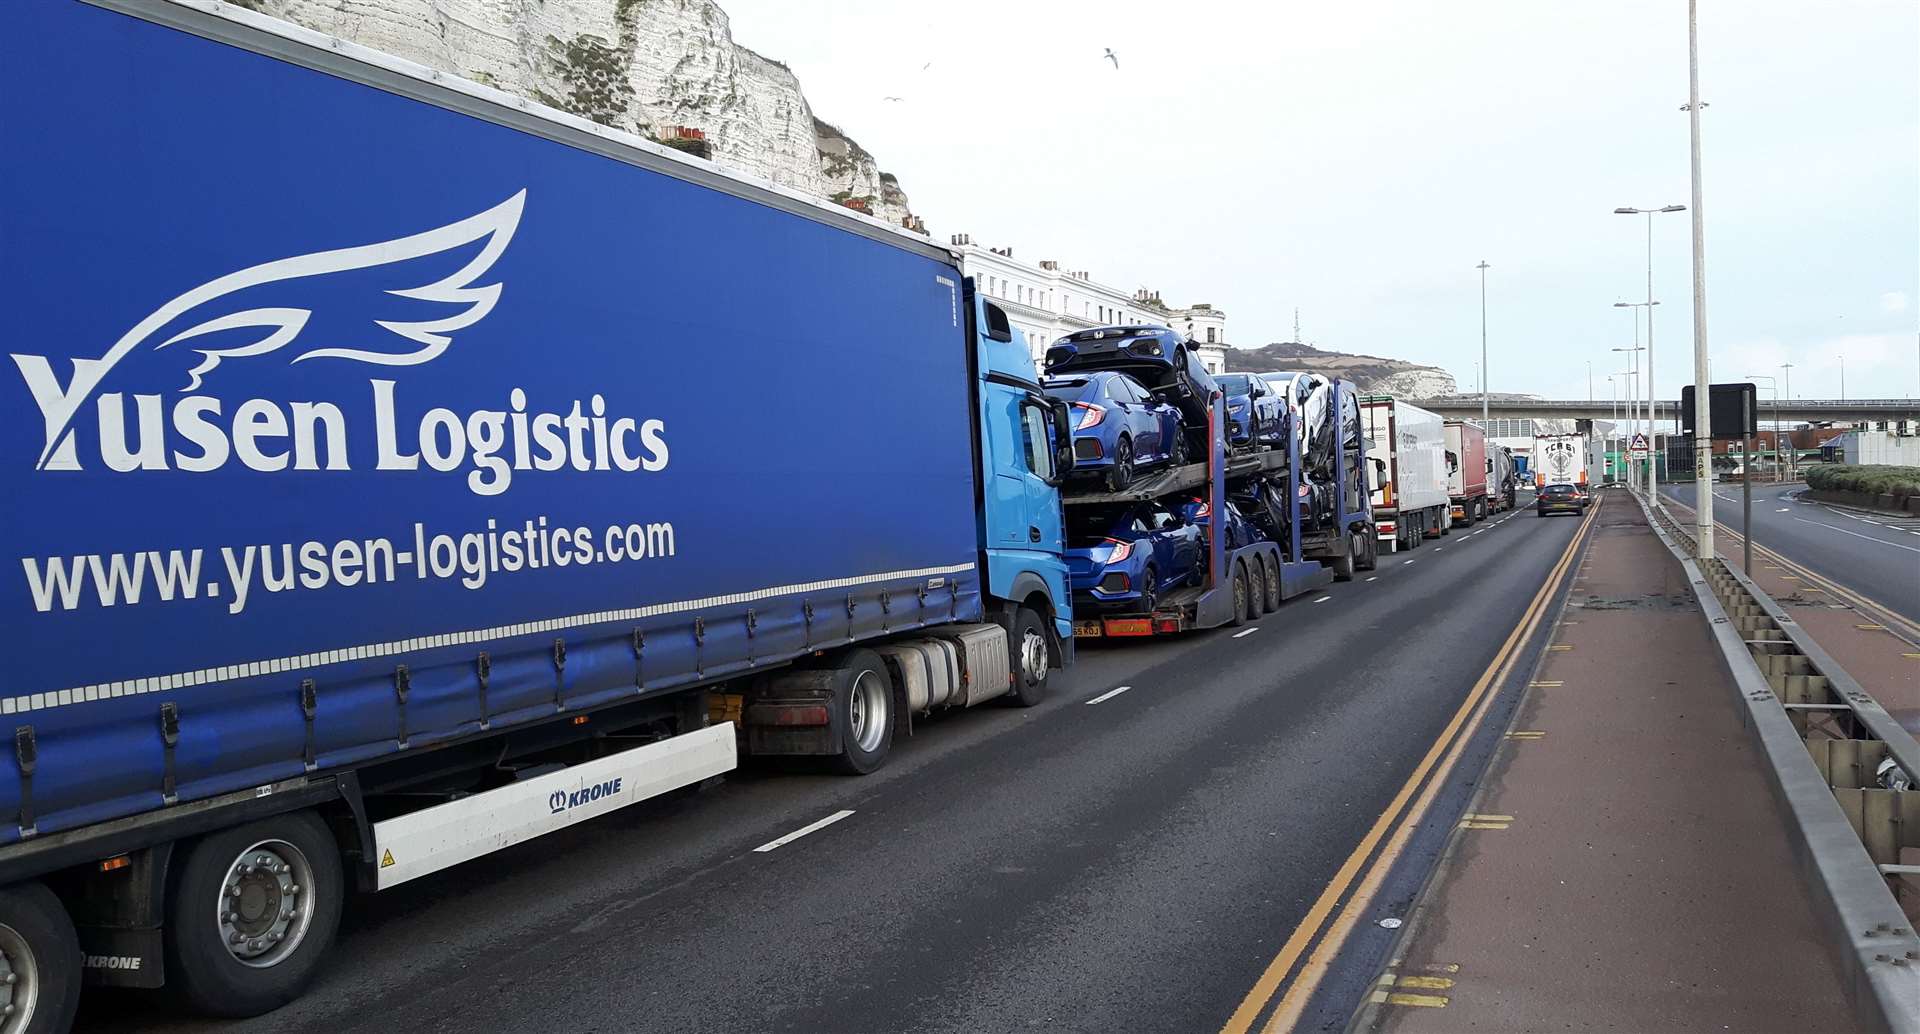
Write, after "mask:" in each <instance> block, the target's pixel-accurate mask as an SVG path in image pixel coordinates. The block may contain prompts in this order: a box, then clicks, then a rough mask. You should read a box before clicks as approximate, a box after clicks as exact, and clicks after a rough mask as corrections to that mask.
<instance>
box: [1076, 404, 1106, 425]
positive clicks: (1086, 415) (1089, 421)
mask: <svg viewBox="0 0 1920 1034" xmlns="http://www.w3.org/2000/svg"><path fill="white" fill-rule="evenodd" d="M1073 408H1075V409H1078V410H1081V414H1080V422H1079V423H1078V424H1076V425H1074V428H1073V429H1074V430H1076V431H1084V430H1086V429H1087V428H1089V427H1099V426H1100V421H1102V420H1105V419H1106V418H1107V410H1106V407H1105V406H1096V405H1094V404H1093V403H1091V402H1075V403H1074V404H1073Z"/></svg>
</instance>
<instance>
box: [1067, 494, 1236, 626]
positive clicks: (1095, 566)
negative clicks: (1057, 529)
mask: <svg viewBox="0 0 1920 1034" xmlns="http://www.w3.org/2000/svg"><path fill="white" fill-rule="evenodd" d="M1204 551H1205V550H1204V546H1203V537H1202V532H1201V530H1200V527H1199V526H1198V525H1196V524H1194V523H1193V522H1191V521H1188V520H1186V519H1185V518H1183V517H1181V516H1180V515H1179V514H1177V513H1175V512H1174V511H1173V510H1171V509H1169V508H1168V507H1166V506H1165V505H1164V504H1162V503H1158V502H1148V503H1140V504H1137V505H1134V506H1117V507H1116V506H1075V507H1070V508H1069V509H1068V510H1067V573H1068V576H1069V578H1070V580H1071V581H1072V583H1073V605H1074V610H1075V612H1076V613H1078V612H1080V611H1082V610H1084V611H1086V612H1089V613H1095V612H1120V613H1129V614H1147V615H1150V614H1152V613H1153V607H1154V604H1155V603H1156V602H1157V601H1158V600H1159V598H1160V596H1161V595H1162V594H1163V593H1166V592H1169V591H1172V590H1174V589H1177V588H1180V587H1181V586H1184V585H1189V584H1192V583H1194V582H1195V581H1196V580H1197V579H1198V578H1199V576H1200V570H1201V568H1200V565H1201V561H1202V554H1203V553H1204Z"/></svg>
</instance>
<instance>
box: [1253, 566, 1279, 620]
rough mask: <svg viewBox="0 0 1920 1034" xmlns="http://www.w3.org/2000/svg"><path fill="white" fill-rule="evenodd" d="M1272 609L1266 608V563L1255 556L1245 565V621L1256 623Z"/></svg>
mask: <svg viewBox="0 0 1920 1034" xmlns="http://www.w3.org/2000/svg"><path fill="white" fill-rule="evenodd" d="M1272 609H1273V608H1272V607H1269V606H1267V561H1266V558H1264V557H1259V556H1256V557H1254V558H1253V559H1252V560H1251V561H1249V562H1248V563H1247V620H1248V621H1258V620H1260V615H1262V614H1265V613H1266V612H1267V611H1269V610H1272Z"/></svg>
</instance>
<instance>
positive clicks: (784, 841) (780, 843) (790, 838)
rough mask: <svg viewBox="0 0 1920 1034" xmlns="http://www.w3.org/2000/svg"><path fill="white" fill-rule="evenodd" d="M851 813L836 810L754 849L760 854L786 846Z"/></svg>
mask: <svg viewBox="0 0 1920 1034" xmlns="http://www.w3.org/2000/svg"><path fill="white" fill-rule="evenodd" d="M851 814H853V812H851V811H836V812H834V813H833V814H831V815H829V816H827V817H826V818H824V819H821V820H820V821H818V822H810V823H808V824H806V825H804V826H801V827H800V828H799V829H796V830H794V831H793V832H791V833H788V834H787V835H786V836H783V837H781V838H780V839H778V840H769V841H767V842H766V843H764V844H761V845H760V846H759V847H756V848H754V851H755V852H757V853H760V854H765V853H766V852H768V851H771V850H773V849H775V848H778V847H785V846H786V845H788V844H791V843H793V842H794V841H796V840H798V839H800V838H801V837H803V836H806V835H807V834H808V833H818V832H820V831H821V830H823V829H825V828H827V827H828V826H831V825H833V824H834V823H836V822H838V821H840V820H841V819H844V818H846V817H847V816H849V815H851Z"/></svg>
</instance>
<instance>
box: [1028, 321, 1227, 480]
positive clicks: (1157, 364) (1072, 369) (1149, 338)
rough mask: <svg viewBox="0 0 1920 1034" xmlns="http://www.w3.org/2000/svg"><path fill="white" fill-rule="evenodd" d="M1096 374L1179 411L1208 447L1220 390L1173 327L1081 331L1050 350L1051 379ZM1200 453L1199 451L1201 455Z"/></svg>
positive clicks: (1048, 360) (1054, 344)
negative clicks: (1117, 378)
mask: <svg viewBox="0 0 1920 1034" xmlns="http://www.w3.org/2000/svg"><path fill="white" fill-rule="evenodd" d="M1092 370H1118V371H1120V372H1121V373H1124V374H1126V375H1128V376H1129V377H1132V378H1133V379H1134V380H1136V381H1139V382H1140V383H1141V384H1143V385H1145V386H1146V388H1147V390H1149V391H1151V392H1153V393H1154V394H1155V395H1158V396H1159V397H1160V398H1162V399H1165V400H1166V401H1167V402H1169V403H1171V404H1173V405H1174V406H1176V407H1178V408H1179V410H1180V420H1181V422H1182V423H1183V424H1184V425H1185V426H1186V428H1187V431H1188V433H1189V434H1190V435H1192V436H1194V437H1195V438H1196V439H1197V441H1196V444H1199V445H1202V446H1204V445H1205V443H1206V435H1207V432H1206V426H1207V400H1208V399H1209V398H1211V397H1212V396H1213V393H1214V392H1215V391H1216V390H1218V386H1217V385H1215V384H1214V383H1213V375H1212V374H1209V373H1208V372H1207V368H1206V367H1205V366H1202V365H1201V364H1200V356H1199V355H1198V354H1197V353H1195V352H1194V351H1193V350H1192V349H1190V348H1188V347H1187V342H1186V339H1185V338H1183V337H1181V336H1180V335H1179V334H1177V333H1175V332H1174V331H1173V330H1171V329H1169V328H1167V327H1155V326H1137V327H1094V328H1093V329H1091V330H1081V331H1076V332H1074V333H1072V334H1069V335H1067V336H1066V337H1063V338H1061V339H1060V340H1058V341H1055V342H1054V343H1053V345H1052V346H1051V347H1049V348H1048V349H1047V359H1046V372H1047V376H1048V377H1058V376H1061V375H1063V374H1069V373H1085V372H1088V371H1092ZM1196 451H1199V450H1196Z"/></svg>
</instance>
